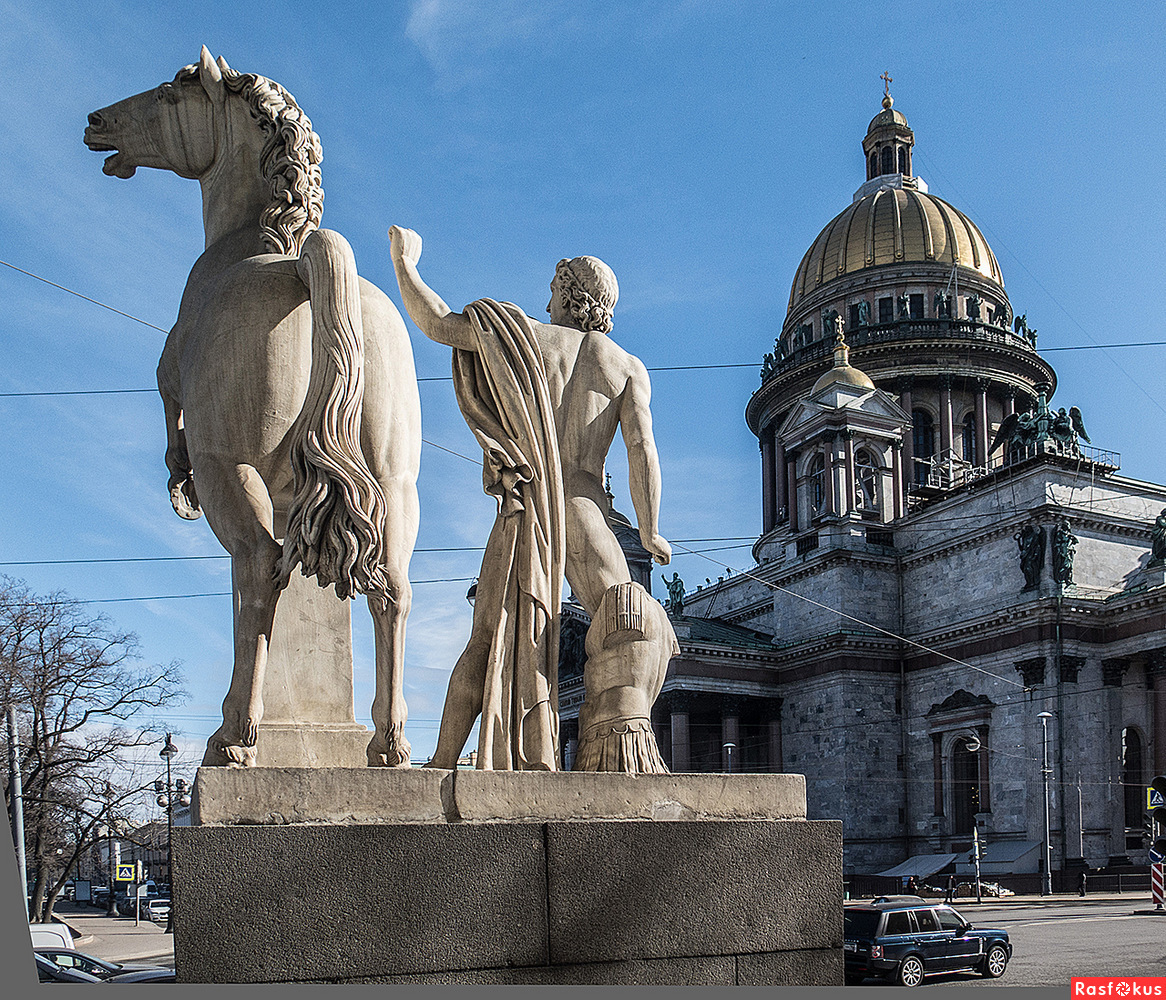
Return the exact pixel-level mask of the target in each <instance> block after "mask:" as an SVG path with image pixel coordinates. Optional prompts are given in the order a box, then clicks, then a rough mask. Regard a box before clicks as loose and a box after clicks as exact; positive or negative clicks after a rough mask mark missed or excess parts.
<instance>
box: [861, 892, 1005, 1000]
mask: <svg viewBox="0 0 1166 1000" xmlns="http://www.w3.org/2000/svg"><path fill="white" fill-rule="evenodd" d="M842 937H843V948H844V956H845V961H846V972H845V975H846V982H847V984H848V985H854V984H856V983H860V982H862V980H864V979H867V978H869V977H873V976H877V977H879V978H883V979H891V980H894V981H895V982H898V983H899V985H901V986H919V985H921V984H922V982H923V979H924V977H925V976H930V975H935V974H937V973H944V972H968V971H972V972H979V973H980V974H981V975H984V976H988V977H990V978H993V979H995V978H998V977H999V976H1002V975H1004V970H1005V969H1006V968H1007V966H1008V960H1009V959H1010V958H1011V957H1012V943H1011V942H1010V941H1009V939H1008V932H1007V931H1005V930H999V929H997V928H975V927H973V926H972V925H971V923H970V922H969V921H967V920H965V919H964V917H963V916H962V915H961V914H959V913H958V912H956V910H954V909H952V907H950V906H946V905H944V904H942V903H928V902H926V901H925V900H923V899H921V898H919V897H918V896H907V897H903V896H884V897H882V898H880V899H876V900H874V901H872V902H869V903H847V904H846V905H845V906H844V908H843V929H842Z"/></svg>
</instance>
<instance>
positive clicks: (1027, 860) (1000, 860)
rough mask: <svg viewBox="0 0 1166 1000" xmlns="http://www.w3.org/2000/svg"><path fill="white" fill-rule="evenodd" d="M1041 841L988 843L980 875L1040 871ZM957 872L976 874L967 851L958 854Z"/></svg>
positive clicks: (981, 861)
mask: <svg viewBox="0 0 1166 1000" xmlns="http://www.w3.org/2000/svg"><path fill="white" fill-rule="evenodd" d="M1040 846H1041V845H1040V842H1039V841H1035V840H1002V841H999V842H998V843H995V844H988V845H987V846H986V847H985V848H984V853H983V855H982V856H981V858H980V877H981V878H990V877H991V876H993V875H1024V874H1028V873H1030V872H1036V871H1040ZM957 857H958V858H959V862H958V863H957V864H956V866H955V872H956V874H957V875H959V876H961V877H962V876H974V875H975V874H976V866H975V865H974V864H973V863H972V862H970V861H969V860H968V857H969V855H968V853H967V852H966V851H965V852H963V853H962V854H959V855H957Z"/></svg>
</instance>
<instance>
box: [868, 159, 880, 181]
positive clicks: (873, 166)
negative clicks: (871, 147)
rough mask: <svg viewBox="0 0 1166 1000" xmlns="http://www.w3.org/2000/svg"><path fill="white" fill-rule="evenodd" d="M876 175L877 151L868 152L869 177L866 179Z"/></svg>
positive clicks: (877, 168)
mask: <svg viewBox="0 0 1166 1000" xmlns="http://www.w3.org/2000/svg"><path fill="white" fill-rule="evenodd" d="M878 175H879V154H878V153H871V154H870V177H868V178H867V180H868V181H869V180H870V178H871V177H878Z"/></svg>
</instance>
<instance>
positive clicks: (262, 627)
mask: <svg viewBox="0 0 1166 1000" xmlns="http://www.w3.org/2000/svg"><path fill="white" fill-rule="evenodd" d="M199 484H200V488H201V490H202V493H203V501H204V506H205V508H206V510H207V519H208V521H210V524H211V527H212V528H213V529H214V532H215V534H216V535H217V536H218V539H219V541H220V542H222V543H223V546H224V547H225V548H226V549H227V551H228V552H230V553H231V579H232V585H233V589H234V592H235V629H234V633H235V634H234V640H235V641H234V646H235V650H234V652H235V657H234V666H233V668H232V671H231V685H230V688H229V689H228V690H227V696H226V698H224V699H223V724H222V725H221V726H220V727H219V728H218V730H216V732H215V733H214V734H213V735H212V736H211V738H210V739H209V740H208V741H207V750H206V755H205V756H204V757H203V764H204V765H219V766H222V765H226V766H228V767H254V766H255V763H256V749H255V745H256V742H257V739H258V735H259V723H260V721H261V720H262V718H263V676H264V672H265V670H266V667H267V652H268V646H269V644H270V641H271V626H272V622H273V621H274V619H275V605H276V601H277V600H278V598H279V587H278V586H277V584H276V579H275V571H276V563H277V561H278V560H279V557H280V555H281V554H282V548H281V547H280V546H279V545H278V544H277V543H276V541H275V539H274V537H273V535H272V520H273V517H272V505H271V497H270V495H269V494H268V492H267V486H266V485H265V484H264V482H263V479H262V478H261V477H260V475H259V473H258V472H257V471H256V470H255V469H254V468H253V467H252V466H249V465H241V464H240V465H235V466H229V467H226V468H223V467H221V466H220V465H219V464H218V463H214V462H208V463H201V464H200V466H199Z"/></svg>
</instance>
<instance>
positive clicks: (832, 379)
mask: <svg viewBox="0 0 1166 1000" xmlns="http://www.w3.org/2000/svg"><path fill="white" fill-rule="evenodd" d="M835 323H836V326H835V330H836V332H835V334H834V367H833V368H831V369H830V370H829V371H828V372H826V374H825V375H823V376H822V377H821V378H820V379H818V381H817V382H815V383H814V388H813V389H811V390H810V395H811V396H816V395H817V394H818V393H819V392H821V391H822V390H823V389H826V388H829V387H830V386H832V385H851V386H854V387H855V388H856V389H866V390H872V389H874V387H875V384H874V383H873V382H872V381H871V380H870V379H869V378H868V377H867V375H866V373H865V372H861V371H859V370H858V369H857V368H852V367H851V365H850V348H849V347H847V346H846V337H845V336H844V335H843V332H842V317H838V318H837V319H836V320H835Z"/></svg>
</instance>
